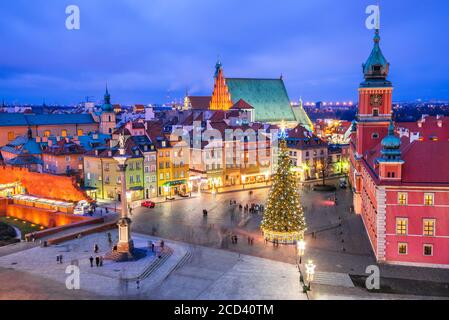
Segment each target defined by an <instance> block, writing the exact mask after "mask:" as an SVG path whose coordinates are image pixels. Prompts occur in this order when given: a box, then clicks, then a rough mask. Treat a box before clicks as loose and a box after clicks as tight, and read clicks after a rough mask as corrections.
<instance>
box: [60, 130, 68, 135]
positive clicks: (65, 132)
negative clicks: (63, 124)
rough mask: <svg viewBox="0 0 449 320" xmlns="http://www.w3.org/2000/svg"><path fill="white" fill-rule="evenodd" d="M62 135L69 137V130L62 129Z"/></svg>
mask: <svg viewBox="0 0 449 320" xmlns="http://www.w3.org/2000/svg"><path fill="white" fill-rule="evenodd" d="M61 136H63V137H67V130H65V129H64V130H62V131H61Z"/></svg>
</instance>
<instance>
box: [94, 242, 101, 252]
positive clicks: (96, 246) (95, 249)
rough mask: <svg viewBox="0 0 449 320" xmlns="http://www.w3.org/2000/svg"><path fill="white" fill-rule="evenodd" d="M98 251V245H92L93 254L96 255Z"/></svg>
mask: <svg viewBox="0 0 449 320" xmlns="http://www.w3.org/2000/svg"><path fill="white" fill-rule="evenodd" d="M98 250H100V248H99V247H98V244H95V245H94V253H98Z"/></svg>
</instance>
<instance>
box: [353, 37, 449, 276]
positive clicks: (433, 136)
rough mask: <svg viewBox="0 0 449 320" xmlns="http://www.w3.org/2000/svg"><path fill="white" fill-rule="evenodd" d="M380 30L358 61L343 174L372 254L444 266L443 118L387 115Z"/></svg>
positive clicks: (446, 149) (448, 218)
mask: <svg viewBox="0 0 449 320" xmlns="http://www.w3.org/2000/svg"><path fill="white" fill-rule="evenodd" d="M379 43H380V36H379V30H376V34H375V37H374V48H373V50H372V52H371V55H370V57H369V58H368V61H367V62H366V63H365V64H364V66H363V72H364V77H365V80H364V81H363V82H362V83H361V84H360V87H359V110H358V117H357V122H356V126H355V128H354V129H353V133H352V136H351V148H350V159H351V168H350V182H351V185H352V187H353V191H354V204H353V205H354V210H355V212H356V213H358V214H360V215H361V217H362V220H363V223H364V226H365V229H366V232H367V234H368V237H369V240H370V242H371V245H372V248H373V252H374V254H375V256H376V259H377V261H379V262H383V263H391V264H401V265H411V266H423V267H442V268H449V251H448V248H449V171H448V170H444V169H445V168H447V159H448V156H449V121H448V119H445V118H443V117H428V118H424V119H423V120H421V121H419V122H418V123H396V124H395V123H394V122H393V120H392V91H393V85H392V83H391V82H390V81H389V80H388V79H387V77H388V74H389V67H390V65H389V63H388V61H387V60H386V59H385V57H384V55H383V54H382V51H381V49H380V45H379Z"/></svg>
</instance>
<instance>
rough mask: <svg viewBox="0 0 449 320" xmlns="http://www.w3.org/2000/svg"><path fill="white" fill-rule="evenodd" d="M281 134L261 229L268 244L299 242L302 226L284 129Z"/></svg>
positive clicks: (301, 236)
mask: <svg viewBox="0 0 449 320" xmlns="http://www.w3.org/2000/svg"><path fill="white" fill-rule="evenodd" d="M283 131H284V133H283V134H281V139H280V149H279V160H278V168H277V172H276V174H275V176H274V177H273V185H272V187H271V190H270V194H269V196H268V202H267V205H266V210H265V212H264V217H263V220H262V225H261V228H262V230H263V233H264V237H265V238H266V239H267V240H269V241H275V240H276V241H278V242H281V243H294V242H295V241H298V240H300V239H301V238H303V236H304V231H305V230H306V222H305V218H304V210H303V207H302V205H301V203H300V200H299V194H298V192H297V182H296V177H295V174H294V173H293V172H292V171H291V170H290V169H291V164H290V159H289V156H288V151H287V143H286V134H285V129H284V130H283Z"/></svg>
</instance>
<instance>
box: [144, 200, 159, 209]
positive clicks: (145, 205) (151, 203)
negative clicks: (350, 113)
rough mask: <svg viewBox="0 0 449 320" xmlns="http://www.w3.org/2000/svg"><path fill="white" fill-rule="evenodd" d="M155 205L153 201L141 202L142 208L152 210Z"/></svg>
mask: <svg viewBox="0 0 449 320" xmlns="http://www.w3.org/2000/svg"><path fill="white" fill-rule="evenodd" d="M155 206H156V204H155V203H154V202H153V201H144V202H142V207H145V208H154V207H155Z"/></svg>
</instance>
